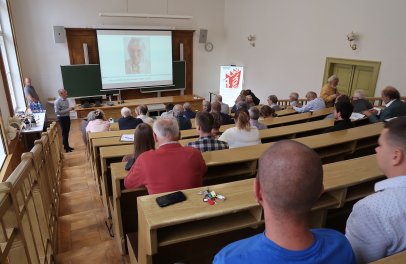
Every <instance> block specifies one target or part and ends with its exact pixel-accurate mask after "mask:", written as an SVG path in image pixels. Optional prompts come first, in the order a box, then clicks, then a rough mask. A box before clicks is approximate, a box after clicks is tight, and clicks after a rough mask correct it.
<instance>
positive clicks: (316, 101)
mask: <svg viewBox="0 0 406 264" xmlns="http://www.w3.org/2000/svg"><path fill="white" fill-rule="evenodd" d="M306 99H307V104H306V105H304V106H302V107H296V106H293V109H294V110H295V111H296V112H298V113H305V112H310V111H315V110H320V109H323V108H326V103H325V102H324V100H323V99H321V98H320V97H317V94H316V93H315V92H308V93H307V94H306ZM288 108H292V107H288Z"/></svg>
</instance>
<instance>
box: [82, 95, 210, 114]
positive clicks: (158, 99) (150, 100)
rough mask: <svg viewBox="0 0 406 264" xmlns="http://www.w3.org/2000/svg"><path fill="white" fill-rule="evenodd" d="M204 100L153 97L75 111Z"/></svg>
mask: <svg viewBox="0 0 406 264" xmlns="http://www.w3.org/2000/svg"><path fill="white" fill-rule="evenodd" d="M203 100H204V98H203V97H200V96H197V95H179V96H165V97H154V98H144V99H133V100H125V101H124V103H122V104H118V103H117V102H116V101H115V102H114V103H115V104H114V105H113V106H107V105H103V106H100V107H89V108H81V107H79V106H77V107H76V108H75V111H89V110H90V111H91V110H95V109H102V110H106V109H114V108H122V107H135V106H138V105H142V104H145V105H152V104H166V103H173V104H178V103H184V102H194V101H203Z"/></svg>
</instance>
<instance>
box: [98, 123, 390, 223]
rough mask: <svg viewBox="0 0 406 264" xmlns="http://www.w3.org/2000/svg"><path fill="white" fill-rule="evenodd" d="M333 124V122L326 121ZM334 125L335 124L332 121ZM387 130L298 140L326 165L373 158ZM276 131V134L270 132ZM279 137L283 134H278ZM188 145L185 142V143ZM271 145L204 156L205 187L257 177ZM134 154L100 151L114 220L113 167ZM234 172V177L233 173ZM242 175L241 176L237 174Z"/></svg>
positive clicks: (121, 149) (120, 149)
mask: <svg viewBox="0 0 406 264" xmlns="http://www.w3.org/2000/svg"><path fill="white" fill-rule="evenodd" d="M322 122H329V120H322ZM330 122H331V121H330ZM382 128H383V124H382V123H377V124H371V125H367V126H363V127H358V128H353V129H349V130H345V131H337V132H332V133H326V134H322V135H315V136H309V137H303V138H297V139H294V140H296V141H298V142H301V143H303V144H305V145H307V146H309V147H310V148H313V149H314V150H315V151H316V152H318V154H319V155H320V157H321V159H322V160H323V162H324V163H327V162H333V161H338V160H342V159H344V157H345V156H346V155H351V154H353V153H355V152H356V151H361V150H366V151H367V152H366V153H367V154H370V153H371V152H372V151H373V149H374V147H375V146H376V145H377V138H378V137H379V134H380V132H381V130H382ZM270 131H272V130H270ZM276 135H279V134H276ZM181 143H182V144H185V142H181ZM270 144H271V143H267V144H261V145H256V146H249V147H243V148H237V149H228V150H219V151H212V152H205V153H203V157H204V159H205V161H206V164H207V166H208V172H207V173H206V177H205V184H213V183H219V182H227V181H234V180H238V179H241V178H247V177H250V176H252V175H254V174H255V173H256V162H257V160H258V158H259V157H260V155H261V154H262V153H263V152H264V151H265V150H266V149H267V148H268V147H269V146H270ZM132 152H133V146H132V145H125V146H109V147H101V148H100V160H99V163H100V166H101V167H100V176H99V177H100V179H99V180H98V181H99V182H100V189H101V195H102V199H103V204H104V207H105V211H106V215H107V216H108V217H109V218H111V207H110V206H109V202H108V200H109V197H110V196H111V195H112V190H111V188H112V183H111V174H110V170H109V166H110V164H111V163H113V162H118V161H120V160H121V159H122V157H123V156H125V155H128V154H131V153H132ZM230 172H231V173H230ZM236 172H238V173H236Z"/></svg>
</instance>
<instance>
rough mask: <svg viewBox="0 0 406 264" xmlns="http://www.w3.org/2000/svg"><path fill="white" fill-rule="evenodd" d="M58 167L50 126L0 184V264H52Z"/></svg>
mask: <svg viewBox="0 0 406 264" xmlns="http://www.w3.org/2000/svg"><path fill="white" fill-rule="evenodd" d="M61 165H62V155H61V152H60V141H59V135H58V131H57V127H56V124H55V123H53V124H51V126H50V128H49V129H48V130H47V132H45V133H43V134H42V137H41V139H39V140H36V141H35V145H34V147H33V148H32V150H31V151H30V152H27V153H24V154H23V155H22V158H21V162H20V164H19V165H18V166H17V168H16V169H15V170H14V171H13V173H12V174H11V175H10V177H8V179H7V180H6V181H5V182H3V183H0V224H1V228H0V243H1V244H0V245H1V247H0V258H1V259H0V263H11V264H12V263H18V264H20V263H44V264H46V263H55V254H56V250H57V248H56V246H57V214H58V204H59V178H60V175H61V168H62V166H61Z"/></svg>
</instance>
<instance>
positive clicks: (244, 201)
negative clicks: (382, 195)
mask: <svg viewBox="0 0 406 264" xmlns="http://www.w3.org/2000/svg"><path fill="white" fill-rule="evenodd" d="M117 164H120V163H117ZM120 166H121V167H122V165H120ZM368 166H369V167H371V168H370V169H368V170H364V169H365V168H367V167H368ZM116 168H117V165H116V164H112V174H113V175H115V174H116V173H117V171H116ZM347 168H352V169H354V170H356V171H357V172H359V173H354V172H353V171H352V170H348V169H347ZM323 170H324V175H325V176H324V180H323V183H324V187H325V192H328V191H331V190H334V189H338V188H342V187H347V186H351V185H356V184H358V183H360V182H364V181H371V180H374V179H377V178H381V177H383V174H382V172H380V171H379V169H378V167H377V165H376V161H375V155H371V156H366V157H361V158H357V159H352V160H346V161H342V162H337V163H333V164H328V165H323ZM339 174H340V175H341V176H342V177H337V175H339ZM253 182H254V179H248V180H242V181H237V182H230V183H224V184H218V185H214V186H209V187H208V188H209V189H210V190H214V191H216V193H219V194H222V195H224V196H225V197H226V200H225V201H224V202H221V201H220V202H218V203H217V204H216V205H215V206H210V205H208V204H207V203H203V202H202V197H201V196H200V195H198V194H197V193H198V192H199V191H200V190H204V189H206V188H207V187H200V188H194V189H189V190H186V191H184V192H185V195H186V197H187V200H186V201H185V202H182V203H179V204H176V205H171V206H170V207H167V208H160V207H159V206H158V205H157V204H156V201H155V198H156V197H157V196H161V195H162V194H157V195H148V196H142V197H139V198H138V208H139V211H140V210H142V211H143V214H144V216H145V219H146V220H147V223H148V225H149V227H150V228H151V229H155V228H159V227H163V226H166V225H175V224H176V223H182V222H187V221H188V220H196V219H204V218H209V217H216V216H220V215H222V214H225V213H227V212H233V211H235V212H237V211H239V210H242V209H247V208H251V207H256V206H258V203H257V202H256V200H255V196H254V192H253Z"/></svg>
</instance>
